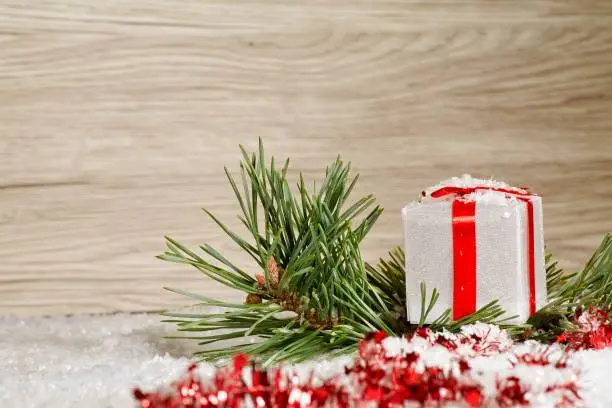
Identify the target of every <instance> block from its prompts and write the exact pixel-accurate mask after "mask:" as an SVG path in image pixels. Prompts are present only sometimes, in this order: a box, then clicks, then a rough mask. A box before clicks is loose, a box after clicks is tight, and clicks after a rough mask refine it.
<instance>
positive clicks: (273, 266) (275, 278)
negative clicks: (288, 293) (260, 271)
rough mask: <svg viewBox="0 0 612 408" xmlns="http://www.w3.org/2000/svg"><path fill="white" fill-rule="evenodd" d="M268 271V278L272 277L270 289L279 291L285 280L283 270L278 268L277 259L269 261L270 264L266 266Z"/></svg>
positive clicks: (272, 258) (271, 258)
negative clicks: (282, 281) (279, 285)
mask: <svg viewBox="0 0 612 408" xmlns="http://www.w3.org/2000/svg"><path fill="white" fill-rule="evenodd" d="M266 269H267V270H268V276H269V277H270V287H271V288H272V289H278V284H279V283H280V280H281V279H282V278H283V272H284V271H283V270H282V269H281V268H279V267H278V264H277V263H276V259H274V257H273V256H271V257H270V259H268V263H267V265H266Z"/></svg>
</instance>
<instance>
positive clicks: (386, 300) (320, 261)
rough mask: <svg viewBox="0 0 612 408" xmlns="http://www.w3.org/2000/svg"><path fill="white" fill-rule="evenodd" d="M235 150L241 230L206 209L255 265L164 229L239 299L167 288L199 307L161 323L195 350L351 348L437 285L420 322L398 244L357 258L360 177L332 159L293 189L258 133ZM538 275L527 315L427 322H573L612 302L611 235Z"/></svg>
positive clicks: (452, 326) (398, 329)
mask: <svg viewBox="0 0 612 408" xmlns="http://www.w3.org/2000/svg"><path fill="white" fill-rule="evenodd" d="M240 149H241V152H242V156H243V160H242V161H241V163H240V181H241V183H240V184H241V185H239V184H238V183H237V182H236V180H235V179H234V178H233V176H232V172H231V171H230V170H229V169H227V168H226V169H225V174H226V176H227V179H228V182H229V184H230V187H231V189H232V191H233V192H234V194H235V196H236V200H237V202H238V206H239V207H240V211H241V214H240V215H239V219H240V221H241V223H242V224H243V226H244V227H245V228H246V231H247V233H248V238H245V237H242V236H241V235H239V234H238V233H236V232H234V231H232V230H231V229H230V228H229V227H227V226H226V225H225V224H224V223H223V222H222V221H221V220H219V219H218V218H217V217H216V216H215V215H214V214H212V213H211V212H209V211H207V210H204V211H205V212H206V213H207V214H208V215H209V216H210V218H211V219H212V220H213V221H214V222H215V223H216V224H217V225H218V227H219V228H220V229H221V230H223V231H224V232H225V233H226V234H227V235H228V238H229V239H230V240H232V241H233V242H234V243H235V244H236V245H237V246H238V247H239V248H240V249H241V250H243V251H244V252H246V253H248V254H249V255H250V256H251V258H252V259H253V261H254V266H253V268H254V271H255V272H254V273H253V272H252V270H251V269H249V270H245V269H243V268H241V267H238V266H237V265H236V264H235V263H233V262H232V261H231V260H229V259H227V258H226V257H224V256H223V255H222V254H221V253H219V252H218V251H217V250H216V249H215V248H214V247H212V246H211V245H209V244H203V245H201V246H200V247H199V248H198V250H197V251H193V250H191V249H188V248H187V247H185V246H184V245H182V244H180V243H179V242H177V241H176V240H175V239H173V238H170V237H166V246H167V249H166V251H165V252H164V253H163V254H162V255H160V256H159V258H160V259H163V260H166V261H170V262H177V263H183V264H186V265H190V266H192V267H195V268H196V269H197V270H199V271H200V272H201V273H203V274H204V275H206V276H207V277H209V278H211V279H214V280H216V281H218V282H220V283H222V284H224V285H226V286H228V287H230V288H232V289H235V290H239V291H241V292H243V293H244V294H245V303H244V304H236V303H229V302H223V301H219V300H214V299H210V298H208V297H204V296H200V295H198V294H194V293H190V292H185V291H182V290H179V289H168V290H170V291H173V292H175V293H177V294H179V295H182V296H186V297H189V298H191V299H192V300H193V301H194V302H196V304H195V305H194V306H196V307H197V308H198V309H196V311H189V312H176V313H171V312H168V313H164V315H165V316H166V317H167V318H168V319H167V320H165V321H166V322H171V323H174V324H176V325H177V329H178V331H179V332H180V333H183V334H184V336H173V338H183V339H191V340H195V341H198V344H199V345H200V346H202V347H203V349H202V350H200V351H199V352H197V353H196V355H197V356H199V357H200V358H202V359H206V360H223V359H225V358H227V357H230V356H232V355H233V354H235V353H237V352H242V353H246V354H250V355H252V356H257V357H260V358H263V359H264V362H265V364H272V363H273V362H275V361H278V360H289V361H303V360H306V359H309V358H312V357H314V356H317V355H320V354H322V353H327V354H330V355H335V354H341V353H346V352H350V351H353V350H354V349H355V347H356V345H357V343H358V342H359V341H360V340H361V339H363V338H364V337H365V336H366V335H367V334H369V333H371V332H374V331H379V330H384V331H386V332H387V333H388V334H391V335H403V334H404V333H405V332H406V331H410V330H414V329H416V328H417V327H420V326H423V325H424V322H425V321H426V319H427V317H428V315H429V314H430V313H431V310H433V307H434V305H435V303H436V301H437V300H438V292H437V290H436V289H433V290H432V292H431V294H430V295H429V296H428V294H427V288H426V287H425V285H424V284H423V285H422V286H421V291H422V302H423V303H422V307H421V316H420V320H419V323H418V324H416V325H409V324H407V322H406V316H407V313H406V292H405V287H406V285H405V276H406V274H405V270H404V263H405V259H404V253H403V251H402V250H401V249H400V248H396V249H394V250H392V251H391V252H390V253H389V259H388V260H380V261H379V262H378V264H377V265H376V266H372V265H369V264H365V263H364V262H363V260H362V256H361V252H360V248H359V245H360V243H361V241H362V240H363V239H364V238H365V236H366V235H367V233H368V232H369V231H370V230H371V228H372V227H373V225H374V224H375V223H376V221H377V219H378V217H379V216H380V214H381V212H382V208H380V207H379V206H377V205H376V204H375V199H374V197H373V196H371V195H369V196H365V197H362V198H360V199H358V200H356V201H354V202H352V203H349V198H350V194H351V192H352V191H353V188H354V186H355V185H356V182H357V179H358V176H355V177H353V178H351V176H350V164H344V163H343V162H342V160H341V159H340V158H338V159H336V160H335V161H334V162H333V163H332V164H331V165H330V166H329V167H328V168H327V169H326V172H325V177H324V179H323V182H322V184H321V186H320V187H319V189H318V190H315V189H314V188H313V189H312V190H309V189H308V188H307V187H306V183H305V181H304V178H303V176H302V175H301V174H299V176H298V182H297V185H296V188H295V189H292V188H291V186H290V184H289V182H288V180H287V174H288V172H289V160H286V161H285V162H284V164H283V166H282V167H281V168H277V167H276V166H275V160H274V158H271V159H270V161H269V163H266V161H265V154H264V149H263V144H262V142H261V140H260V143H259V149H258V151H257V152H253V153H248V152H247V151H246V150H245V149H244V148H243V147H242V146H241V147H240ZM354 225H355V226H354ZM546 274H547V291H548V298H549V300H550V302H549V304H548V305H547V306H545V307H544V308H542V309H541V310H539V311H538V312H537V313H536V314H535V315H534V316H532V317H531V318H530V319H529V321H528V322H527V324H525V325H512V324H507V320H508V319H510V318H503V316H504V315H505V312H504V310H503V309H502V308H501V307H500V306H499V304H498V303H497V302H496V301H493V302H491V303H489V304H487V305H485V306H484V307H482V308H480V309H479V310H477V311H476V312H475V313H472V314H471V315H469V316H466V317H464V318H462V319H460V320H457V321H452V319H451V311H450V309H449V310H446V311H445V312H444V313H442V314H441V315H440V316H438V317H437V318H436V319H434V322H433V323H432V324H430V325H429V327H430V329H432V330H441V329H445V330H450V331H457V330H459V329H460V328H461V326H463V325H465V324H470V323H474V322H476V321H480V322H489V323H494V324H498V325H500V326H501V327H503V328H506V329H507V330H508V331H509V332H510V333H511V334H512V335H514V336H517V337H521V338H527V337H531V338H538V339H543V340H550V339H554V338H555V336H556V335H557V334H558V333H560V332H562V331H563V330H565V329H567V328H568V327H571V325H572V323H571V322H570V321H569V319H568V318H569V316H571V315H572V314H573V313H574V311H575V310H576V309H577V308H580V307H586V306H589V305H594V306H596V307H610V305H611V304H612V235H610V234H608V235H607V236H606V237H605V238H604V240H603V242H602V244H601V245H600V247H599V248H598V249H597V250H596V251H595V253H594V254H593V257H592V258H591V260H589V262H587V264H586V266H585V268H584V269H583V270H582V271H581V272H577V273H572V274H567V273H565V272H564V271H562V270H561V269H559V268H558V266H557V263H556V262H554V261H553V260H552V257H551V256H550V255H547V257H546ZM202 308H203V309H204V311H201V309H202ZM219 342H223V343H221V344H219Z"/></svg>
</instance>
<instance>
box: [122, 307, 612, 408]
mask: <svg viewBox="0 0 612 408" xmlns="http://www.w3.org/2000/svg"><path fill="white" fill-rule="evenodd" d="M574 323H575V324H576V325H577V327H578V330H576V331H572V332H566V333H564V334H562V335H561V336H559V338H558V342H559V343H561V344H565V351H564V352H563V351H562V352H561V355H560V356H559V355H558V354H559V353H558V351H559V350H558V349H559V348H558V347H556V349H557V357H553V354H554V353H551V346H548V347H546V346H543V347H542V349H541V350H537V349H536V350H535V351H530V352H527V353H524V354H514V355H513V356H511V357H510V364H511V365H512V366H513V367H519V366H543V367H544V366H549V367H551V368H553V369H555V370H567V369H569V368H568V364H567V361H568V359H569V357H570V356H571V353H573V352H575V351H576V350H582V349H601V348H603V347H608V346H612V325H611V324H610V323H608V315H607V313H606V312H605V311H602V310H593V309H590V310H588V311H587V312H584V313H582V312H579V313H577V314H576V316H575V318H574ZM419 344H420V345H427V347H437V346H442V347H443V348H444V349H445V350H446V351H444V352H445V353H450V363H449V364H450V366H448V367H446V368H441V367H439V366H437V365H436V364H432V363H430V362H428V361H426V359H424V355H423V354H422V353H420V352H419V351H418V347H417V346H418V345H419ZM511 344H512V342H511V340H509V338H508V336H507V334H506V333H505V332H504V331H503V330H500V329H499V328H498V327H496V326H491V325H479V324H477V325H473V326H469V327H466V328H465V330H463V331H462V333H460V334H450V333H433V332H431V331H429V330H427V329H419V330H418V331H417V332H416V333H415V334H414V335H413V336H411V337H409V338H405V339H401V338H389V337H387V336H386V335H385V334H384V333H382V332H379V333H376V334H373V335H371V336H370V337H368V338H367V339H366V340H364V341H363V342H362V343H361V344H360V345H359V350H358V354H357V356H356V357H355V358H354V360H353V362H352V364H349V365H348V366H347V367H346V368H345V373H344V375H339V376H335V377H331V378H329V379H326V380H321V379H318V378H315V376H314V375H310V377H309V378H307V379H306V380H305V381H304V380H303V379H300V378H299V376H298V375H297V374H296V373H295V372H292V371H291V370H290V369H289V370H286V369H285V370H284V369H283V367H276V368H272V369H269V370H263V369H261V368H259V367H258V366H257V365H256V364H255V363H252V362H249V360H248V358H247V357H246V356H244V355H237V356H235V357H234V360H233V364H232V365H231V366H230V367H226V368H220V369H218V370H217V371H216V373H215V375H214V378H213V379H212V381H203V380H201V379H199V378H198V377H197V375H196V373H195V371H196V366H195V365H193V366H191V367H190V368H189V372H188V375H187V376H186V377H185V378H183V379H181V380H179V381H177V382H175V383H173V384H172V385H171V386H170V387H166V388H165V389H164V390H158V391H155V392H149V393H146V392H143V391H141V390H138V389H137V390H135V391H134V397H135V399H136V400H137V402H138V404H139V406H140V407H142V408H202V407H225V408H242V407H279V408H302V407H339V408H344V407H354V406H359V407H362V406H364V407H370V406H378V407H388V408H391V407H403V406H405V405H406V404H407V403H412V404H414V405H415V406H442V405H445V404H455V406H467V407H481V406H499V407H515V406H527V405H529V404H530V401H529V398H528V395H529V393H530V392H531V391H532V390H531V389H530V387H529V385H528V384H524V383H523V382H522V381H521V379H520V378H519V377H518V376H515V375H509V376H506V377H503V376H498V378H497V379H496V381H495V389H494V392H493V394H491V392H489V393H487V392H485V389H484V385H483V384H482V383H481V381H480V380H479V378H478V374H479V373H478V371H477V370H475V369H474V368H472V365H471V364H470V361H469V360H468V357H475V356H486V355H490V354H492V353H502V352H506V351H508V350H509V349H510V346H511ZM578 374H579V373H578V372H577V371H576V375H578ZM534 392H535V391H534ZM539 392H540V393H541V394H543V395H545V396H550V397H551V398H553V399H554V401H556V402H555V404H556V405H555V406H557V407H571V406H581V405H582V403H581V396H580V389H579V387H578V385H577V383H576V381H575V380H573V381H568V382H562V383H555V384H551V385H548V386H546V388H545V389H544V390H540V391H539Z"/></svg>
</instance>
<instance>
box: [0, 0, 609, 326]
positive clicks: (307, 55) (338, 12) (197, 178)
mask: <svg viewBox="0 0 612 408" xmlns="http://www.w3.org/2000/svg"><path fill="white" fill-rule="evenodd" d="M611 112H612V2H606V1H596V0H589V1H584V0H569V1H554V0H528V1H520V0H513V1H495V2H492V1H485V0H469V1H468V0H454V1H442V0H411V1H399V0H398V1H393V0H361V1H354V0H351V1H347V0H335V1H323V0H318V1H308V2H305V1H304V2H295V1H290V0H275V1H258V2H242V1H226V0H223V1H221V0H220V1H212V0H185V1H181V2H175V1H170V0H127V1H119V0H114V1H100V2H94V1H89V0H49V1H38V0H36V1H35V0H27V1H25V0H19V1H18V0H0V313H2V314H4V313H15V314H60V313H76V312H97V311H112V310H148V309H159V308H164V307H172V306H177V305H181V304H185V299H183V298H181V297H177V296H172V295H169V294H165V293H164V292H163V291H162V289H161V287H162V286H174V287H180V288H184V289H191V290H194V291H199V292H201V293H205V294H207V295H209V296H214V297H220V298H226V299H239V298H240V297H237V294H235V293H232V292H229V291H227V290H224V289H223V288H221V287H220V286H219V285H216V284H214V283H213V282H211V281H210V280H207V279H204V278H203V277H201V276H200V275H199V274H198V273H197V272H196V271H195V270H189V269H188V268H183V267H181V266H178V265H172V264H166V263H163V262H161V261H157V260H155V259H154V255H156V254H157V253H159V252H161V251H162V250H163V239H162V236H163V235H164V234H170V235H172V236H174V237H176V238H178V239H180V240H182V241H185V242H187V243H190V244H197V243H202V242H208V243H211V244H213V245H214V246H216V247H218V248H219V249H220V250H223V251H227V252H228V254H229V255H228V256H232V257H236V258H237V259H238V261H239V262H238V263H240V264H243V265H245V266H248V260H247V259H246V258H245V257H244V255H242V254H240V253H239V252H238V251H237V250H236V249H235V248H234V247H233V246H232V245H231V244H230V243H229V242H228V241H227V240H226V239H224V238H223V237H222V235H221V234H220V233H219V231H218V230H217V229H216V228H214V226H213V224H212V223H211V222H210V221H209V220H207V219H206V218H205V217H204V214H203V213H202V212H201V211H200V209H199V208H200V207H201V206H206V207H208V208H210V209H211V210H212V211H214V212H215V213H217V214H218V215H219V216H220V218H221V219H223V220H227V221H228V224H229V225H231V226H237V225H238V222H237V220H236V217H235V215H234V214H235V213H236V211H237V208H236V205H235V203H234V201H233V200H232V192H231V190H230V189H229V187H228V185H227V183H226V182H225V180H224V177H223V165H225V164H227V165H230V167H232V166H233V167H234V168H236V167H237V162H238V159H239V154H238V149H237V144H238V143H243V144H245V145H246V146H247V147H251V148H253V147H255V145H256V138H257V137H258V136H263V137H264V139H265V142H266V145H267V147H268V150H269V151H270V153H273V154H275V155H277V156H282V157H285V156H290V157H291V158H292V159H293V168H294V173H293V175H295V172H296V171H303V172H304V173H305V175H306V176H307V177H320V174H321V169H322V168H323V167H324V165H325V164H326V163H328V162H329V161H331V160H332V159H333V158H334V157H335V155H336V154H338V153H341V154H342V155H343V157H345V158H346V159H348V160H351V161H352V162H353V163H354V166H355V168H356V169H357V171H359V172H360V173H361V175H362V178H361V182H360V185H359V188H358V189H357V190H358V191H357V192H358V193H365V192H373V193H375V194H376V195H377V197H378V199H379V201H380V202H381V203H382V204H383V205H384V206H385V207H386V212H385V214H384V216H383V218H382V220H381V221H380V222H379V224H378V225H377V226H376V228H375V229H374V231H373V232H372V233H371V236H370V237H369V239H368V240H367V242H366V243H365V248H364V254H365V256H366V257H367V258H368V259H375V258H376V257H378V256H383V255H384V254H385V251H386V250H387V249H388V248H390V247H392V246H394V245H397V244H400V243H401V227H400V217H399V208H400V207H401V206H402V205H403V204H404V203H406V202H407V201H409V200H412V199H413V198H415V197H416V196H417V194H418V193H419V192H420V190H421V189H422V188H423V187H426V186H428V185H431V184H433V183H435V182H437V181H438V180H440V179H443V178H446V177H449V176H453V175H459V174H462V173H465V172H470V173H472V174H474V175H478V176H484V177H489V176H494V177H495V178H497V179H505V180H509V181H511V182H514V183H517V184H521V185H530V186H532V187H533V189H534V190H535V191H537V192H539V193H541V194H542V195H543V196H544V200H545V224H546V238H547V244H548V247H549V248H550V249H551V250H553V251H554V252H555V253H556V254H557V256H558V257H559V258H560V259H561V260H562V263H563V265H564V266H566V267H568V268H575V267H578V266H579V265H580V264H581V263H582V262H583V261H584V260H585V258H586V257H588V256H589V253H590V251H591V250H592V249H593V248H594V247H595V246H596V245H597V244H598V242H599V240H600V239H601V236H602V234H603V233H605V232H607V231H610V230H612V205H611V204H610V203H611V202H612V147H611V137H612V115H611Z"/></svg>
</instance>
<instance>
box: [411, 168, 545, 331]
mask: <svg viewBox="0 0 612 408" xmlns="http://www.w3.org/2000/svg"><path fill="white" fill-rule="evenodd" d="M402 215H403V221H404V246H405V248H404V249H405V252H406V298H407V303H408V304H407V307H408V316H409V320H410V321H411V322H418V321H419V319H420V315H421V289H420V285H421V282H425V283H426V286H427V292H428V296H429V294H431V291H432V290H433V289H434V288H436V289H437V290H438V291H439V292H440V297H439V299H438V301H437V302H436V304H435V305H434V307H433V308H432V310H431V312H430V313H429V314H428V316H427V319H426V320H425V322H426V323H431V322H433V321H434V320H435V319H436V318H437V317H438V316H440V315H441V314H442V313H443V312H444V311H445V310H447V309H449V308H451V309H452V315H451V317H452V318H453V320H457V319H459V318H461V317H463V316H466V315H468V314H470V313H472V312H474V311H476V310H477V309H479V308H480V307H482V306H484V305H486V304H487V303H489V302H491V301H492V300H496V299H497V300H499V304H500V306H501V307H502V308H503V309H504V310H505V311H506V316H505V317H509V316H516V317H515V318H513V319H512V320H510V322H512V323H522V322H525V321H526V320H527V318H528V317H529V316H530V315H531V314H533V313H534V312H535V310H537V309H538V308H539V307H540V306H542V305H544V304H545V303H546V274H545V264H544V239H543V238H544V236H543V223H542V200H541V198H540V197H539V196H538V195H535V194H532V193H530V192H529V191H528V190H527V189H525V188H522V187H521V188H519V187H513V186H511V185H509V184H507V183H504V182H500V181H495V180H483V179H476V178H472V177H471V176H469V175H464V176H462V177H454V178H452V179H450V180H447V181H444V182H441V183H440V184H438V185H436V186H433V187H430V188H428V189H426V190H425V191H423V193H422V194H421V198H420V200H419V201H416V202H413V203H411V204H408V205H407V206H406V207H404V208H403V209H402ZM427 301H429V299H427Z"/></svg>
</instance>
